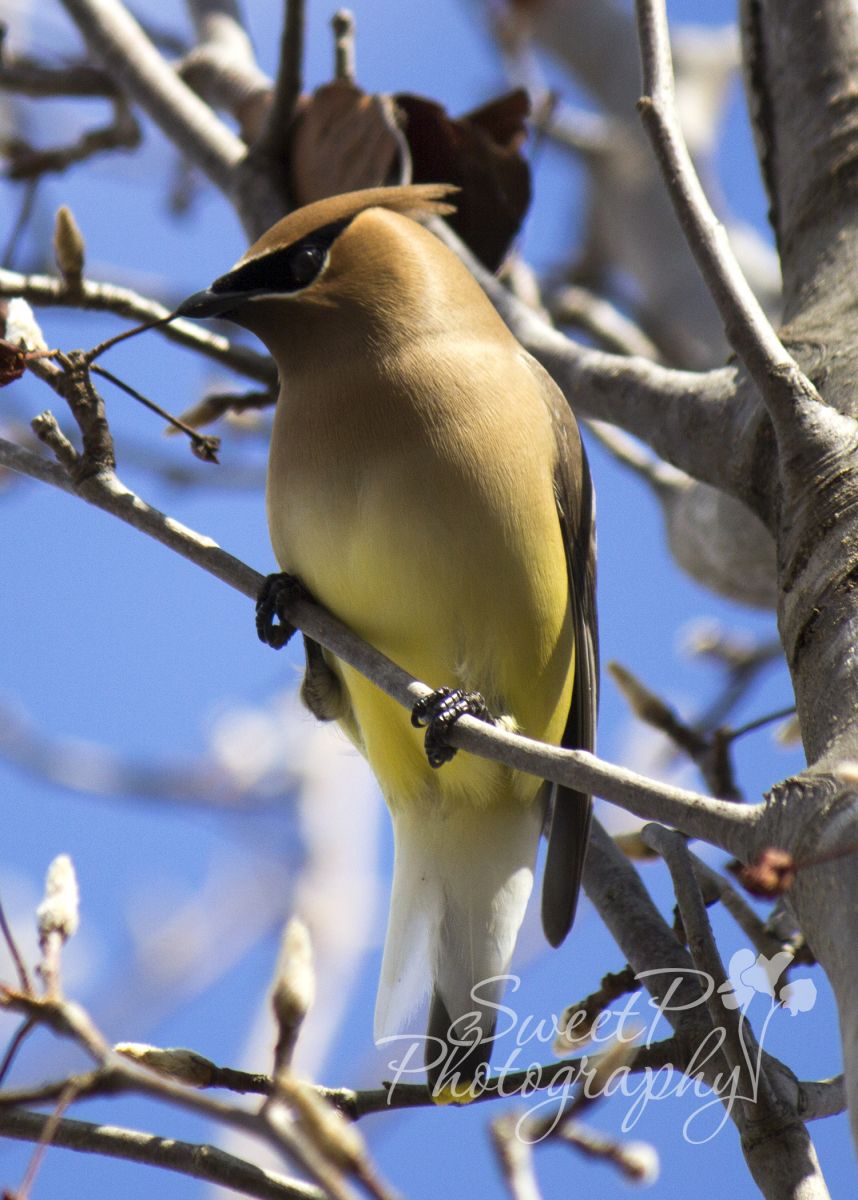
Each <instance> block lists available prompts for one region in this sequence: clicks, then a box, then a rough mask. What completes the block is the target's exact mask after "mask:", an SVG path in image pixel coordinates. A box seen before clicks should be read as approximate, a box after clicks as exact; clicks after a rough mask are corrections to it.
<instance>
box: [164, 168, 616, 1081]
mask: <svg viewBox="0 0 858 1200" xmlns="http://www.w3.org/2000/svg"><path fill="white" fill-rule="evenodd" d="M455 191H456V189H455V188H452V187H450V186H449V185H445V184H421V185H404V186H399V187H385V188H370V189H365V190H362V191H358V192H352V193H347V194H341V195H336V196H332V197H328V198H326V199H324V200H320V201H316V202H314V203H311V204H309V205H307V206H305V207H303V208H300V209H297V210H295V211H293V212H291V213H289V214H288V215H287V216H285V217H283V218H282V219H281V220H279V221H278V222H277V223H276V224H275V225H274V226H273V227H272V228H271V229H269V230H268V232H267V233H265V234H263V235H262V237H260V238H259V240H258V241H256V242H255V243H254V244H253V245H252V246H251V247H250V248H249V249H248V250H247V252H246V253H245V254H244V255H243V256H242V257H241V258H240V259H239V261H238V262H237V263H236V265H235V266H234V267H232V268H231V269H230V270H229V271H227V272H226V273H225V274H224V275H222V276H220V277H219V278H218V279H216V280H215V281H214V282H213V283H212V284H211V285H210V287H208V288H206V289H205V290H203V291H201V292H197V293H195V294H194V295H193V296H190V297H189V298H188V299H187V300H186V301H185V302H184V303H183V304H182V305H180V306H179V308H178V309H177V310H176V315H181V316H185V317H190V318H198V319H201V318H210V317H219V318H224V319H227V320H229V321H232V322H234V323H237V324H238V325H240V326H242V327H244V328H246V329H248V330H250V331H251V332H252V333H254V334H255V335H256V336H257V337H258V338H260V339H261V341H262V342H263V343H264V344H265V345H266V347H267V349H268V351H269V352H270V354H271V355H272V356H273V358H274V360H275V363H276V366H277V369H278V374H279V381H280V391H279V396H278V400H277V405H276V409H275V415H274V419H273V428H272V436H271V445H270V454H269V466H268V477H267V489H266V506H267V516H268V525H269V531H270V535H271V542H272V547H273V550H274V554H275V557H276V559H277V561H278V563H279V565H280V567H281V570H282V572H283V573H285V574H284V576H283V578H284V579H286V580H287V581H292V582H293V583H295V585H296V586H298V587H300V588H302V589H305V590H306V592H307V593H309V595H310V596H312V597H313V598H314V599H315V600H316V601H318V602H319V603H320V604H321V605H322V606H324V607H325V608H326V609H328V610H329V611H330V612H331V613H333V614H334V615H335V616H337V617H338V618H339V619H340V620H341V621H343V622H344V623H345V624H346V625H348V626H349V627H350V628H351V629H352V630H353V631H354V632H355V633H356V634H358V635H359V636H360V637H361V638H363V639H364V640H365V641H367V642H369V643H370V644H371V645H373V646H374V647H375V648H376V649H378V650H380V651H382V652H383V653H384V654H385V655H387V656H388V657H389V658H391V659H392V660H394V661H395V662H396V663H398V664H399V665H400V666H401V667H403V668H405V670H407V671H408V672H410V673H411V674H412V675H413V676H415V677H416V678H417V679H419V680H422V681H424V682H425V683H427V684H428V685H429V686H430V687H431V688H432V689H435V691H434V693H433V697H432V699H431V701H430V702H429V703H426V702H420V703H419V704H418V705H417V706H416V710H415V713H414V714H409V713H408V712H407V711H406V710H405V709H403V708H402V707H401V706H399V705H398V704H397V703H396V702H395V701H394V700H392V699H391V698H390V697H389V696H387V695H386V694H385V693H383V692H382V691H381V690H380V689H379V688H378V687H376V686H375V685H374V684H373V683H371V682H370V681H369V680H367V679H366V678H365V677H364V676H362V675H361V674H360V673H359V672H358V671H357V670H355V669H354V668H352V667H351V666H349V665H347V664H346V663H344V662H342V661H341V660H338V659H337V658H336V657H335V656H334V655H332V654H331V653H330V652H329V651H328V650H326V649H323V648H322V647H321V646H320V645H319V644H318V643H316V642H314V641H312V640H311V639H309V638H307V637H305V638H304V645H305V653H306V671H305V676H304V681H303V684H302V691H301V694H302V699H303V700H304V702H305V704H306V705H307V707H308V708H309V709H310V710H311V712H312V713H314V714H315V715H316V716H317V717H318V718H320V719H322V720H332V721H336V722H337V723H338V724H339V726H340V728H341V729H342V730H343V731H344V733H345V734H346V735H347V737H348V738H349V739H350V740H351V742H352V743H353V744H354V745H355V746H356V747H357V749H358V750H359V751H360V752H361V753H362V754H363V755H364V756H365V757H366V759H367V760H368V762H369V765H370V767H371V768H372V770H373V772H374V774H375V776H376V779H377V780H378V783H379V785H380V788H381V791H382V793H383V795H384V798H385V800H386V802H387V806H388V808H389V811H390V816H391V819H392V825H393V836H394V872H393V884H392V889H391V901H390V912H389V918H388V928H387V935H386V940H385V946H384V953H383V959H382V967H381V976H380V981H379V987H378V994H377V1001H376V1009H375V1025H374V1036H375V1039H376V1041H377V1042H382V1043H383V1042H384V1041H385V1039H392V1038H394V1037H397V1036H401V1031H402V1030H403V1029H404V1028H405V1027H406V1026H407V1024H408V1022H409V1021H410V1020H411V1019H412V1017H413V1015H414V1013H415V1012H416V1010H417V1008H418V1006H419V1004H420V1002H421V1001H422V1000H423V999H424V997H425V995H426V994H427V993H429V996H430V1001H429V1017H428V1028H427V1032H426V1034H425V1035H418V1034H414V1037H415V1039H417V1044H418V1046H419V1044H420V1042H421V1041H422V1044H423V1046H424V1048H425V1052H424V1065H425V1069H426V1071H427V1074H428V1080H429V1085H430V1088H431V1089H432V1095H433V1098H435V1099H436V1101H437V1102H439V1103H449V1102H458V1101H459V1100H460V1098H461V1097H464V1100H462V1102H465V1100H466V1099H467V1097H468V1095H472V1094H473V1087H474V1085H475V1081H481V1080H483V1079H484V1078H485V1077H486V1076H487V1074H488V1072H489V1062H490V1057H491V1052H492V1044H493V1042H494V1040H495V1029H496V1018H497V1015H498V1009H499V1007H500V999H501V996H502V995H503V991H504V984H505V981H506V979H507V976H508V972H509V968H510V962H511V958H512V954H513V949H514V946H515V941H516V938H517V935H518V931H519V928H520V926H521V923H522V920H523V917H524V912H525V908H526V905H527V903H528V899H529V896H530V893H531V890H532V887H533V881H534V871H535V862H536V857H537V851H538V847H539V842H540V837H541V836H542V835H543V833H544V834H545V835H546V836H547V838H548V849H547V854H546V859H545V868H544V878H543V884H542V910H541V911H542V924H543V929H544V932H545V935H546V938H547V940H548V942H549V943H550V944H551V945H552V946H558V945H560V943H561V942H562V941H563V940H564V939H565V937H566V934H567V933H568V931H569V929H570V927H571V925H572V922H573V919H574V915H575V909H576V904H577V899H578V892H579V887H580V884H581V876H582V872H583V868H584V859H585V853H586V847H587V838H588V831H589V824H590V814H591V798H590V797H589V796H588V795H585V794H583V793H581V792H578V791H576V790H574V789H572V788H569V787H565V786H557V785H552V784H549V783H546V782H545V781H543V780H540V779H537V778H535V777H534V776H532V775H529V774H526V773H524V772H520V771H517V770H513V769H512V768H511V767H508V766H505V765H501V764H499V763H496V762H491V761H488V760H487V759H483V758H480V757H477V756H474V755H468V754H467V753H464V752H463V753H459V754H457V755H456V756H455V758H453V751H452V750H451V749H450V748H448V747H447V746H446V743H445V741H444V733H445V729H446V728H447V726H448V724H449V723H450V722H452V721H454V720H455V719H456V718H457V717H458V715H459V714H460V713H461V712H471V713H474V714H475V715H477V716H481V717H483V718H484V719H485V720H488V721H490V722H494V723H495V724H498V725H500V726H501V727H503V728H506V729H509V730H512V731H515V732H520V733H522V734H525V735H527V736H529V737H531V738H537V739H540V740H542V741H545V742H548V743H552V744H554V745H560V746H564V747H569V748H576V749H584V750H592V749H593V746H594V739H595V724H596V710H597V699H598V632H597V614H596V598H595V515H594V509H595V502H594V496H593V487H592V482H591V477H590V471H589V468H588V464H587V458H586V454H585V451H584V448H583V445H582V441H581V437H580V434H579V430H578V426H577V423H576V421H575V418H574V416H573V414H572V411H571V409H570V407H569V405H568V403H567V401H566V399H565V397H564V396H563V394H562V392H561V391H560V389H559V387H558V386H557V385H556V384H555V383H554V381H553V380H552V379H551V377H550V376H549V374H548V373H547V372H546V371H545V370H544V369H543V367H542V366H541V365H540V364H539V363H538V362H537V361H536V360H535V359H534V358H533V357H531V355H530V354H529V353H527V352H526V351H525V350H524V349H523V347H522V346H521V345H520V344H519V342H518V341H517V340H516V339H515V337H514V336H513V335H512V333H511V332H510V331H509V330H508V328H507V326H506V325H505V324H504V322H503V321H502V319H501V318H500V317H499V316H498V314H497V313H496V311H495V308H494V306H493V305H492V303H491V302H490V300H489V299H488V297H487V295H486V293H485V292H484V291H483V289H482V288H481V287H480V285H479V284H478V283H477V281H476V280H475V278H474V277H473V275H472V274H471V273H470V271H469V270H468V269H467V268H466V267H465V266H464V265H463V264H462V262H461V261H460V260H459V257H458V256H457V255H456V254H455V253H454V252H453V251H452V250H450V249H448V248H447V246H446V245H444V244H443V242H442V241H441V240H440V239H439V238H438V237H437V236H436V235H435V234H434V233H432V232H431V230H430V229H429V228H427V224H428V223H429V219H430V218H432V217H439V216H444V215H448V214H449V213H450V212H451V211H453V203H454V201H453V199H452V197H453V194H454V193H455ZM279 578H281V577H280V576H278V575H275V576H272V577H269V579H271V580H275V581H276V580H278V579H279ZM269 597H270V593H269ZM262 604H263V608H266V601H265V597H264V596H263V600H262ZM266 611H267V610H266ZM268 615H270V614H268ZM264 624H265V621H264V620H263V625H264ZM263 635H264V630H263ZM268 639H269V640H272V641H276V639H275V637H274V635H273V633H272V631H271V630H270V629H269V630H268ZM421 724H425V725H427V729H426V734H425V737H426V746H425V747H424V745H423V744H422V743H421V737H422V736H424V735H423V734H421V732H420V730H419V728H416V727H415V726H417V725H421ZM408 1032H413V1031H408ZM468 1089H471V1091H470V1092H469V1090H468Z"/></svg>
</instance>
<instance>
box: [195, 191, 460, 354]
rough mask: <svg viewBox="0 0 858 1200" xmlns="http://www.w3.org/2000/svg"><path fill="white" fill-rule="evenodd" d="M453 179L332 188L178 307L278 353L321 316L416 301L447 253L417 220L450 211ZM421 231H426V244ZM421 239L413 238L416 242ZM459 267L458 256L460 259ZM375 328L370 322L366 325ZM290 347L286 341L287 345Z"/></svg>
mask: <svg viewBox="0 0 858 1200" xmlns="http://www.w3.org/2000/svg"><path fill="white" fill-rule="evenodd" d="M456 190H458V189H456V188H454V187H452V186H450V185H447V184H420V185H411V186H407V187H389V188H369V189H366V190H365V191H360V192H349V193H347V194H345V195H340V196H331V197H329V198H328V199H325V200H320V201H317V202H316V203H314V204H308V205H307V206H306V207H304V208H301V209H298V210H296V211H295V212H292V213H290V214H289V215H288V216H286V217H283V219H282V220H280V221H278V222H277V224H276V225H273V226H272V227H271V229H269V230H268V232H267V233H265V234H263V235H262V237H261V238H259V240H258V241H256V242H254V244H253V245H252V246H251V247H250V249H249V250H248V251H247V252H246V254H244V255H243V256H242V257H241V258H240V259H239V260H238V262H237V263H236V264H235V266H234V267H232V269H231V270H229V271H227V273H226V274H225V275H221V276H220V277H219V278H218V279H216V280H215V281H214V283H212V284H211V286H210V287H208V288H206V289H205V290H204V291H201V292H196V293H195V294H194V295H193V296H189V297H188V299H187V300H185V301H184V302H183V303H182V304H180V305H179V307H178V308H177V309H176V312H175V315H176V316H181V317H191V318H205V317H222V318H225V319H227V320H230V321H234V322H235V323H236V324H238V325H243V326H244V327H245V328H247V329H250V330H251V331H252V332H253V333H255V334H257V336H259V337H260V338H261V339H262V340H263V341H264V342H266V344H267V345H268V347H269V349H271V350H272V352H274V353H275V356H276V357H278V358H279V355H277V351H278V350H279V349H280V345H279V342H280V341H281V340H282V338H283V335H284V332H286V331H289V333H291V334H292V335H293V337H292V338H290V341H291V342H292V347H293V348H294V346H295V342H294V340H293V338H294V336H295V335H299V336H300V334H301V332H302V330H303V331H304V332H306V333H308V334H311V333H312V332H313V331H314V327H315V325H316V323H317V322H318V320H319V318H320V317H321V318H322V319H323V320H328V321H330V319H331V318H332V317H334V315H335V313H338V314H339V316H340V318H341V320H342V319H343V318H344V319H345V320H346V321H347V322H351V323H352V324H355V325H360V326H367V325H371V324H372V322H373V320H374V319H375V320H381V319H383V317H384V314H388V315H389V316H395V315H396V314H401V313H402V312H403V311H407V310H408V309H409V307H413V306H414V304H415V299H416V297H417V296H418V295H420V294H421V293H425V292H426V291H427V288H429V290H433V289H432V283H431V280H432V277H433V274H434V273H435V272H433V269H432V266H431V265H430V264H429V263H428V262H427V258H432V257H434V254H433V252H432V251H431V250H429V251H427V246H431V244H432V243H434V244H435V245H436V246H437V248H438V251H437V252H438V253H439V254H441V255H442V256H446V255H448V256H449V258H450V259H451V260H453V262H455V261H456V260H455V257H454V256H453V255H452V254H449V252H448V251H446V250H445V249H444V248H443V247H442V246H441V244H440V243H439V242H437V239H434V238H432V237H431V235H429V234H425V233H423V232H422V231H421V230H419V228H418V226H417V225H415V223H414V220H405V219H404V218H414V219H416V220H420V219H421V218H424V217H428V216H432V215H435V214H438V215H445V214H447V213H450V212H453V211H454V207H453V205H451V204H449V203H447V202H446V201H445V197H447V196H449V195H450V194H451V193H453V192H455V191H456ZM421 236H422V238H428V239H429V240H428V243H427V242H425V241H424V242H422V247H423V248H422V251H421V249H420V246H421V241H420V239H421ZM415 239H416V242H415ZM457 265H458V264H457ZM363 333H364V334H366V335H368V336H371V330H368V329H367V328H364V329H363ZM284 349H285V347H284Z"/></svg>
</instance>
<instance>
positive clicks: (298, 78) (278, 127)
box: [254, 0, 306, 164]
mask: <svg viewBox="0 0 858 1200" xmlns="http://www.w3.org/2000/svg"><path fill="white" fill-rule="evenodd" d="M305 16H306V13H305V0H286V12H285V15H284V19H283V30H282V33H281V35H280V63H279V66H278V68H277V80H276V82H275V84H274V92H273V94H272V97H271V107H270V108H269V110H268V114H267V116H266V118H265V127H264V129H263V131H262V133H261V134H260V137H259V140H258V142H257V143H256V145H255V146H254V152H258V153H261V154H264V155H266V156H267V157H268V158H271V159H275V160H278V161H280V162H281V164H282V163H283V162H285V158H286V146H287V145H288V139H289V131H290V128H291V126H292V120H293V118H294V116H295V110H296V108H297V105H298V99H299V97H300V95H301V86H302V79H303V69H304V24H305Z"/></svg>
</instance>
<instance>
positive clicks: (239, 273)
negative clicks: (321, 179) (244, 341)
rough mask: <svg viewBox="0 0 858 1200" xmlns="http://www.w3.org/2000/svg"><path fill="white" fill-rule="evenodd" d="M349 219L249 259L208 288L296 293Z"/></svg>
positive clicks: (309, 280)
mask: <svg viewBox="0 0 858 1200" xmlns="http://www.w3.org/2000/svg"><path fill="white" fill-rule="evenodd" d="M351 219H352V218H351V217H348V218H347V219H346V220H344V221H334V222H332V223H331V224H330V225H324V226H323V227H322V228H321V229H316V230H314V231H313V233H310V234H308V235H307V237H305V238H301V240H300V242H294V243H293V244H292V245H291V246H284V247H283V249H282V250H274V251H272V252H271V253H270V254H263V255H261V256H260V257H259V258H254V259H251V261H250V262H247V263H244V264H243V265H242V266H240V267H236V268H235V270H234V271H230V272H229V273H228V274H226V275H221V277H220V279H216V280H215V281H214V283H213V284H212V285H211V288H210V289H209V290H210V291H211V292H213V293H214V294H215V295H216V296H217V295H222V294H223V293H225V292H233V293H235V292H239V293H241V292H243V293H252V292H258V293H260V294H266V295H267V294H270V295H276V294H277V293H278V292H299V291H301V289H302V288H305V287H307V286H309V284H311V283H312V282H313V280H314V279H315V278H316V276H317V275H318V274H319V272H320V271H321V269H322V267H323V266H324V265H325V260H326V258H327V257H328V251H329V249H330V248H331V246H332V245H333V243H334V241H335V240H336V238H337V237H338V236H339V235H340V234H341V233H342V231H343V230H344V229H345V227H346V226H347V225H348V224H349V222H350V221H351Z"/></svg>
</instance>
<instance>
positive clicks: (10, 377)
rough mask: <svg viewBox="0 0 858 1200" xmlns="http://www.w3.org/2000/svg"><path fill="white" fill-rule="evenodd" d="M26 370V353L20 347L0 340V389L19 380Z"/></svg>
mask: <svg viewBox="0 0 858 1200" xmlns="http://www.w3.org/2000/svg"><path fill="white" fill-rule="evenodd" d="M26 369H27V353H26V351H24V350H22V349H21V347H20V346H15V345H13V344H12V342H7V341H6V339H5V338H0V387H6V385H7V384H8V383H14V382H15V380H16V379H20V378H21V376H22V375H23V374H24V371H25V370H26Z"/></svg>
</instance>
